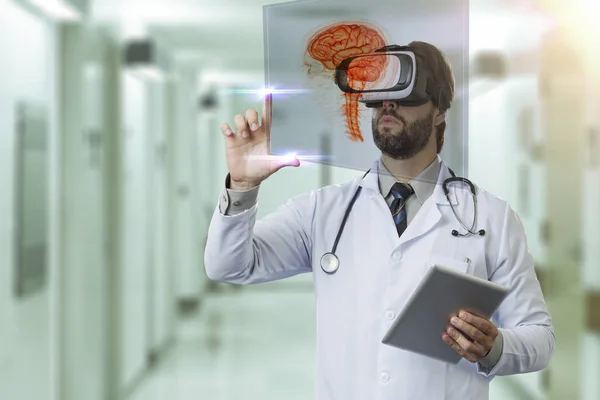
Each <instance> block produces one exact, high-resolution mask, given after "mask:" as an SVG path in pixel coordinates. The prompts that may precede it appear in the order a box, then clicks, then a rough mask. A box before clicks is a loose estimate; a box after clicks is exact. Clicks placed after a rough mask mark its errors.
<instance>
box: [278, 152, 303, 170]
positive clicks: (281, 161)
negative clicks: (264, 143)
mask: <svg viewBox="0 0 600 400" xmlns="http://www.w3.org/2000/svg"><path fill="white" fill-rule="evenodd" d="M299 166H300V160H299V159H298V158H296V156H295V155H290V156H282V157H277V160H276V161H275V168H276V169H278V170H279V169H281V168H283V167H299Z"/></svg>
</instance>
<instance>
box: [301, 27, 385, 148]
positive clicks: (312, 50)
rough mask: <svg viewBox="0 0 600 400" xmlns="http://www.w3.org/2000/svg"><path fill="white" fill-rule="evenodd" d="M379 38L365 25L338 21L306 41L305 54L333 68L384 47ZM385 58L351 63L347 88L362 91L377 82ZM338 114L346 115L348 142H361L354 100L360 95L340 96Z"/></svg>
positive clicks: (377, 33)
mask: <svg viewBox="0 0 600 400" xmlns="http://www.w3.org/2000/svg"><path fill="white" fill-rule="evenodd" d="M385 45H386V44H385V40H384V38H383V35H382V34H381V33H380V32H379V31H378V30H377V29H376V28H374V27H372V26H369V25H367V24H365V23H348V22H339V23H336V24H333V25H329V26H327V27H325V28H322V29H321V30H319V31H318V32H316V33H315V34H314V35H313V36H312V37H311V39H310V40H309V43H308V46H307V49H306V51H307V52H308V54H310V56H311V57H312V58H313V59H314V60H316V61H319V62H321V63H322V64H323V66H324V67H325V68H326V69H328V70H332V71H333V70H335V68H336V67H337V66H338V65H339V64H340V63H341V62H342V61H343V60H345V59H346V58H348V57H352V56H358V55H363V54H368V53H372V52H373V51H375V50H377V49H379V48H381V47H384V46H385ZM385 60H386V57H362V58H358V59H356V60H355V61H353V62H352V63H351V64H350V66H349V68H348V72H347V73H348V79H349V80H350V82H349V83H350V86H351V87H352V88H354V89H364V88H365V86H366V84H367V83H368V82H375V81H377V80H378V79H380V77H381V75H382V72H383V71H384V70H385V68H386V66H387V65H386V63H387V62H386V61H385ZM343 95H344V97H345V103H344V106H343V107H342V110H341V111H342V113H343V114H344V115H345V116H346V124H347V131H346V133H347V134H348V136H349V138H350V140H352V141H360V142H362V141H364V139H363V137H362V134H361V132H360V124H359V122H358V118H359V115H358V105H359V103H358V100H359V98H360V96H361V95H360V93H344V94H343Z"/></svg>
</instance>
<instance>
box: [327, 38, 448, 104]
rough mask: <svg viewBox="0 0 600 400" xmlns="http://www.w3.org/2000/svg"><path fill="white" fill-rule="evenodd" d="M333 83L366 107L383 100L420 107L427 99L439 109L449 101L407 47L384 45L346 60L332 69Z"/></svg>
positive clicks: (381, 102)
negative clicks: (355, 97)
mask: <svg viewBox="0 0 600 400" xmlns="http://www.w3.org/2000/svg"><path fill="white" fill-rule="evenodd" d="M335 83H336V84H337V85H338V87H339V88H340V90H342V91H343V92H344V93H360V94H361V96H360V98H359V101H360V102H361V103H364V104H365V105H366V106H367V107H369V108H373V107H381V106H382V105H383V101H384V100H391V101H396V102H398V103H399V104H400V105H404V106H420V105H423V104H425V103H427V102H428V101H429V100H430V99H431V100H433V101H434V103H435V104H436V105H440V106H442V105H444V104H448V103H447V102H448V100H449V96H448V94H447V93H445V91H442V89H441V87H440V86H439V85H438V84H437V83H436V82H435V81H434V80H433V79H432V78H431V77H429V74H428V73H427V71H426V69H425V68H424V66H422V65H419V63H418V62H417V57H416V56H415V54H414V53H413V52H412V51H411V50H410V47H409V46H398V45H391V46H385V47H382V48H381V49H378V50H375V52H373V53H368V54H362V55H358V56H353V57H349V58H346V59H344V60H343V61H342V62H341V63H340V64H339V65H338V67H337V68H336V70H335Z"/></svg>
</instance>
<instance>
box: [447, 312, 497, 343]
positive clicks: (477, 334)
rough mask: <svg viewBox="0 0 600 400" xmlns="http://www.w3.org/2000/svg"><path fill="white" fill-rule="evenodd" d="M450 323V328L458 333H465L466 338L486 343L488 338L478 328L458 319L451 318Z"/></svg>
mask: <svg viewBox="0 0 600 400" xmlns="http://www.w3.org/2000/svg"><path fill="white" fill-rule="evenodd" d="M450 323H451V324H452V326H454V327H455V328H457V329H458V330H459V331H461V332H463V333H465V334H466V335H467V336H469V337H470V338H471V339H473V340H474V341H476V342H479V343H485V342H486V341H487V338H488V337H487V335H486V334H485V333H483V332H481V331H480V330H479V329H478V328H476V327H475V326H473V325H471V324H469V323H468V322H466V321H464V320H462V319H460V318H457V317H453V318H452V319H451V320H450Z"/></svg>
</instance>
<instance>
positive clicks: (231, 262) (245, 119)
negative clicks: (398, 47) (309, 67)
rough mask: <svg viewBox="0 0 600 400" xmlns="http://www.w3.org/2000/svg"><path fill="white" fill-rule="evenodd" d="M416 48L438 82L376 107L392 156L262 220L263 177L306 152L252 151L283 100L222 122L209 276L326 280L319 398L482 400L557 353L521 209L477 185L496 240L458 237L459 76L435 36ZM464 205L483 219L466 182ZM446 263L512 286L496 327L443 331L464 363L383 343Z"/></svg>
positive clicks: (320, 300)
mask: <svg viewBox="0 0 600 400" xmlns="http://www.w3.org/2000/svg"><path fill="white" fill-rule="evenodd" d="M408 49H409V50H410V51H412V52H413V54H414V55H415V56H416V60H417V64H418V68H420V71H422V73H423V74H427V75H428V76H429V77H430V78H431V83H432V86H428V87H433V88H437V89H436V90H435V91H429V92H430V93H429V95H428V97H427V98H426V99H425V100H424V101H423V102H421V103H422V104H420V105H415V102H412V103H408V104H411V105H406V104H407V102H406V101H401V100H393V99H392V100H385V101H383V102H380V104H376V105H375V106H372V107H373V119H372V130H373V137H374V142H375V144H376V145H377V147H378V148H379V150H381V157H380V158H379V159H378V160H376V161H375V163H374V164H373V167H372V168H371V170H370V171H369V173H367V174H365V175H364V176H363V175H362V174H361V176H359V177H357V178H355V179H353V180H352V181H350V182H347V183H345V184H342V185H331V186H327V187H324V188H321V189H319V190H314V191H312V192H310V193H307V194H304V195H300V196H296V197H294V198H292V199H290V200H289V201H288V202H287V203H286V204H285V205H283V206H281V207H280V208H279V209H278V210H277V211H275V212H274V213H272V214H270V215H268V216H267V217H265V218H263V219H261V220H258V221H257V220H256V212H257V198H258V191H259V188H260V183H261V182H262V181H263V180H265V179H266V178H267V177H269V176H270V175H271V174H273V173H275V172H276V171H278V170H279V169H281V168H282V167H284V166H298V165H299V161H298V160H297V159H291V160H283V159H278V160H265V158H262V159H261V158H260V157H248V156H266V155H268V154H269V135H270V122H271V96H270V95H267V96H266V98H265V105H264V108H263V113H262V118H261V121H259V118H258V115H257V112H256V111H255V110H248V111H247V112H246V115H245V116H244V115H236V116H235V120H234V121H235V129H232V128H231V127H230V126H229V125H228V124H227V123H223V124H222V126H221V130H222V132H223V134H224V135H225V151H226V159H227V166H228V170H229V174H228V175H227V177H226V179H225V188H224V189H223V191H222V194H221V196H220V199H219V204H218V206H217V207H216V209H215V212H214V215H213V217H212V221H211V223H210V228H209V235H208V241H207V246H206V251H205V265H206V272H207V274H208V276H209V278H210V279H213V280H215V281H220V282H228V283H234V284H254V283H261V282H268V281H274V280H277V279H283V278H286V277H290V276H293V275H296V274H300V273H305V272H307V273H308V272H310V273H312V274H313V275H314V282H315V293H316V304H317V327H318V328H317V353H318V357H317V358H318V361H317V369H318V373H317V388H316V389H317V398H318V399H319V400H376V399H382V400H437V399H439V400H442V399H446V400H449V399H456V400H458V399H460V400H483V399H487V398H488V397H489V382H490V380H491V379H492V377H493V376H496V375H510V374H520V373H526V372H532V371H539V370H541V369H543V368H545V367H546V366H547V365H548V363H549V361H550V359H551V356H552V354H553V351H554V344H555V337H554V332H553V328H552V325H551V318H550V315H549V314H548V311H547V309H546V305H545V302H544V299H543V296H542V292H541V290H540V285H539V282H538V280H537V278H536V275H535V271H534V265H533V260H532V257H531V255H530V253H529V252H528V248H527V239H526V236H525V232H524V229H523V226H522V224H521V222H520V220H519V218H518V217H517V215H516V213H515V212H514V211H513V210H512V209H511V207H510V206H509V205H508V204H507V203H506V202H505V201H503V200H501V199H499V198H497V197H495V196H494V195H492V194H490V193H487V192H486V191H484V190H482V189H480V188H478V187H476V193H477V212H478V220H477V224H478V225H477V226H476V227H475V229H476V230H479V229H484V230H485V232H486V233H485V235H483V236H481V235H477V234H475V235H473V236H468V237H461V236H455V235H453V234H451V232H452V231H453V230H455V229H456V230H459V229H460V230H461V232H462V231H463V230H462V228H460V225H459V224H458V222H457V220H456V218H455V216H454V215H453V213H452V211H451V208H450V204H449V202H448V201H447V199H446V196H445V194H444V192H443V190H442V185H441V182H443V181H444V180H445V179H446V178H448V177H450V176H451V175H450V171H449V169H448V167H447V166H446V165H445V163H444V162H443V161H442V160H441V159H440V156H439V153H440V151H441V149H442V145H443V142H444V130H445V112H446V110H448V109H449V108H450V105H451V102H452V99H453V96H454V76H453V71H452V69H451V66H450V65H449V63H448V61H447V59H446V58H445V56H444V54H443V53H442V52H441V51H440V50H439V49H437V48H436V47H435V46H433V45H431V44H428V43H424V42H412V43H411V44H409V45H408ZM299 111H300V110H299ZM358 187H361V188H362V189H361V193H360V195H359V196H358V197H357V199H356V202H355V203H354V206H353V208H352V211H351V213H350V214H349V216H348V219H347V222H346V225H345V229H344V231H343V234H342V236H341V238H340V240H339V244H338V247H337V249H336V252H335V253H336V255H337V256H338V258H339V261H340V264H339V269H338V270H337V271H336V272H335V273H328V272H326V271H325V270H324V269H322V268H321V264H320V262H321V257H322V256H323V254H325V253H327V252H330V251H331V248H332V245H333V241H334V240H335V238H336V235H337V233H338V229H339V227H340V224H341V222H342V219H343V217H344V212H345V210H346V208H347V206H348V203H349V202H350V199H351V198H352V196H353V195H354V194H355V192H356V190H357V188H358ZM451 200H452V204H454V205H455V207H456V211H457V213H458V215H459V216H462V218H463V221H466V222H465V225H467V226H470V225H471V221H472V220H469V219H466V218H467V217H465V216H473V212H474V208H473V201H472V198H471V196H470V192H469V191H468V190H460V189H459V190H456V191H455V197H453V198H451ZM462 233H464V232H462ZM467 259H470V262H468V261H465V260H467ZM436 263H437V264H441V265H444V266H446V267H449V268H454V269H456V270H457V271H459V272H461V273H465V274H470V275H474V276H477V277H480V278H483V279H488V280H490V281H493V282H496V283H498V284H500V285H504V286H507V287H509V288H510V293H509V294H508V296H507V297H506V299H505V300H504V302H503V303H502V304H501V306H500V307H499V309H498V310H497V312H496V314H495V315H494V317H493V319H492V321H490V320H487V319H484V318H480V317H478V316H476V315H473V314H470V313H461V314H460V315H459V316H458V318H455V319H452V321H451V322H450V323H449V325H448V328H447V330H446V331H445V332H440V340H443V341H444V342H445V343H447V345H448V346H451V347H452V348H453V349H454V350H456V351H457V352H458V353H459V354H460V355H461V356H462V358H461V361H460V362H459V363H458V364H456V365H453V364H447V363H444V362H441V361H437V360H435V359H431V358H428V357H425V356H421V355H418V354H415V353H412V352H408V351H403V350H400V349H397V348H394V347H391V346H387V345H385V344H382V343H381V339H382V337H383V336H384V334H385V333H386V332H387V330H388V329H389V328H390V326H391V325H392V323H393V320H394V319H395V318H396V317H397V315H398V312H399V311H400V310H401V309H402V307H403V306H404V305H405V304H406V302H407V300H408V299H409V297H410V296H411V295H412V293H413V292H414V290H415V288H416V287H417V285H418V284H419V282H420V281H421V279H422V278H423V277H424V276H425V274H426V273H427V271H428V269H429V268H430V267H431V266H432V265H433V264H436ZM449 290H451V289H449Z"/></svg>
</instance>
